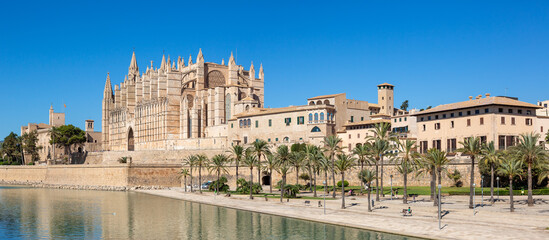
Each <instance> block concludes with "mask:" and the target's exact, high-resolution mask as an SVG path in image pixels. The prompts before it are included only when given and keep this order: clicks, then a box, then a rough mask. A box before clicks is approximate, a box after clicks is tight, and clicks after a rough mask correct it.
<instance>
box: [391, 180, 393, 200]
mask: <svg viewBox="0 0 549 240" xmlns="http://www.w3.org/2000/svg"><path fill="white" fill-rule="evenodd" d="M391 200H393V174H391Z"/></svg>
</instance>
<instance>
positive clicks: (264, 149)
mask: <svg viewBox="0 0 549 240" xmlns="http://www.w3.org/2000/svg"><path fill="white" fill-rule="evenodd" d="M252 149H253V151H254V153H255V155H256V156H257V162H258V168H257V182H258V183H259V184H261V156H265V154H267V153H268V152H270V150H269V143H267V142H266V141H265V140H261V139H258V140H256V141H255V142H253V143H252Z"/></svg>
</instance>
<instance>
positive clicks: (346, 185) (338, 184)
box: [337, 180, 349, 187]
mask: <svg viewBox="0 0 549 240" xmlns="http://www.w3.org/2000/svg"><path fill="white" fill-rule="evenodd" d="M337 186H338V187H341V181H339V182H337ZM348 186H349V182H347V180H345V187H348Z"/></svg>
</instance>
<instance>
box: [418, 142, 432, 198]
mask: <svg viewBox="0 0 549 240" xmlns="http://www.w3.org/2000/svg"><path fill="white" fill-rule="evenodd" d="M429 151H431V149H429ZM429 151H428V152H427V153H425V154H422V155H421V157H420V158H419V159H417V160H416V166H417V175H431V181H430V186H431V197H430V199H431V201H434V200H435V185H436V180H437V174H436V168H435V164H434V162H433V159H432V158H430V157H429Z"/></svg>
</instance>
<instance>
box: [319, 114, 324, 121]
mask: <svg viewBox="0 0 549 240" xmlns="http://www.w3.org/2000/svg"><path fill="white" fill-rule="evenodd" d="M320 121H324V113H320Z"/></svg>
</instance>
